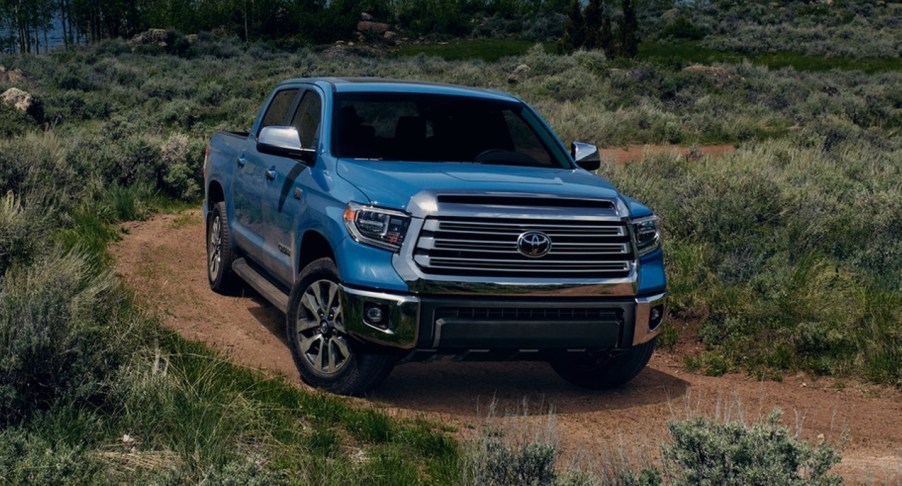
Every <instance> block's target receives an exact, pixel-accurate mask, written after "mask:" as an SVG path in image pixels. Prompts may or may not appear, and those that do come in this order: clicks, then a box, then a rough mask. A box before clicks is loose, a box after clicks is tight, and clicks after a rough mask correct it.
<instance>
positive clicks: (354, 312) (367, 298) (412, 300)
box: [339, 285, 420, 349]
mask: <svg viewBox="0 0 902 486" xmlns="http://www.w3.org/2000/svg"><path fill="white" fill-rule="evenodd" d="M339 290H340V294H341V306H342V312H343V313H344V316H345V317H344V325H345V329H346V331H347V332H348V334H351V335H354V336H356V337H358V338H362V339H364V340H365V341H367V342H371V343H377V344H381V345H384V346H391V347H395V348H403V349H413V348H414V347H415V346H416V343H417V335H418V333H419V319H420V299H419V297H415V296H412V295H398V294H389V293H385V292H373V291H370V290H360V289H353V288H349V287H347V286H345V285H339ZM366 302H373V303H377V304H382V305H386V306H389V322H388V325H387V326H386V328H384V329H383V328H381V327H376V326H373V325H371V324H369V323H367V322H366V320H365V319H364V317H363V306H364V303H366Z"/></svg>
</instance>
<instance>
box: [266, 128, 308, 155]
mask: <svg viewBox="0 0 902 486" xmlns="http://www.w3.org/2000/svg"><path fill="white" fill-rule="evenodd" d="M257 150H258V151H260V152H263V153H265V154H272V155H278V156H280V157H290V158H292V159H308V158H310V156H311V155H313V154H315V153H316V151H315V150H313V149H309V148H304V147H302V146H301V135H300V134H299V133H298V129H297V128H295V127H280V126H269V127H263V130H260V136H259V137H257Z"/></svg>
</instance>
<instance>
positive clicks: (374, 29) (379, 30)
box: [357, 20, 389, 35]
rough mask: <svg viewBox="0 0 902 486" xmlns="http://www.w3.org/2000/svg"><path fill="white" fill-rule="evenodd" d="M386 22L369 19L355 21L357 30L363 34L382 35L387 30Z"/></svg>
mask: <svg viewBox="0 0 902 486" xmlns="http://www.w3.org/2000/svg"><path fill="white" fill-rule="evenodd" d="M388 27H389V26H388V24H386V23H384V22H372V21H369V20H361V21H360V22H357V30H358V31H360V32H363V33H364V34H378V35H382V34H384V33H385V31H387V30H388Z"/></svg>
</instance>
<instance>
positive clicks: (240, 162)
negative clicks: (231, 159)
mask: <svg viewBox="0 0 902 486" xmlns="http://www.w3.org/2000/svg"><path fill="white" fill-rule="evenodd" d="M236 162H238V167H244V166H245V164H247V159H245V158H244V157H238V159H237V160H236Z"/></svg>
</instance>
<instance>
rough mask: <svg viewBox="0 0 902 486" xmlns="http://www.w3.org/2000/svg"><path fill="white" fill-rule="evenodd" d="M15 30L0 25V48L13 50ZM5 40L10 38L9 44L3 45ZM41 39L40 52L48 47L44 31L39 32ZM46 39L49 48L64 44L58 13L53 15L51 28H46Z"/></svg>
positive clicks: (61, 24)
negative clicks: (45, 41)
mask: <svg viewBox="0 0 902 486" xmlns="http://www.w3.org/2000/svg"><path fill="white" fill-rule="evenodd" d="M14 36H15V31H13V30H10V29H7V28H5V27H0V49H2V48H5V50H7V51H10V50H15V49H16V45H15V38H14ZM7 40H10V45H4V44H5V42H6V41H7ZM40 40H41V52H44V50H45V49H46V48H47V47H48V46H46V45H44V33H43V32H41V34H40ZM47 41H48V42H49V44H50V46H49V47H50V49H53V48H54V47H59V46H62V45H64V44H65V40H64V39H63V22H62V20H61V19H60V17H59V15H54V17H53V22H52V24H51V28H50V29H48V30H47Z"/></svg>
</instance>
